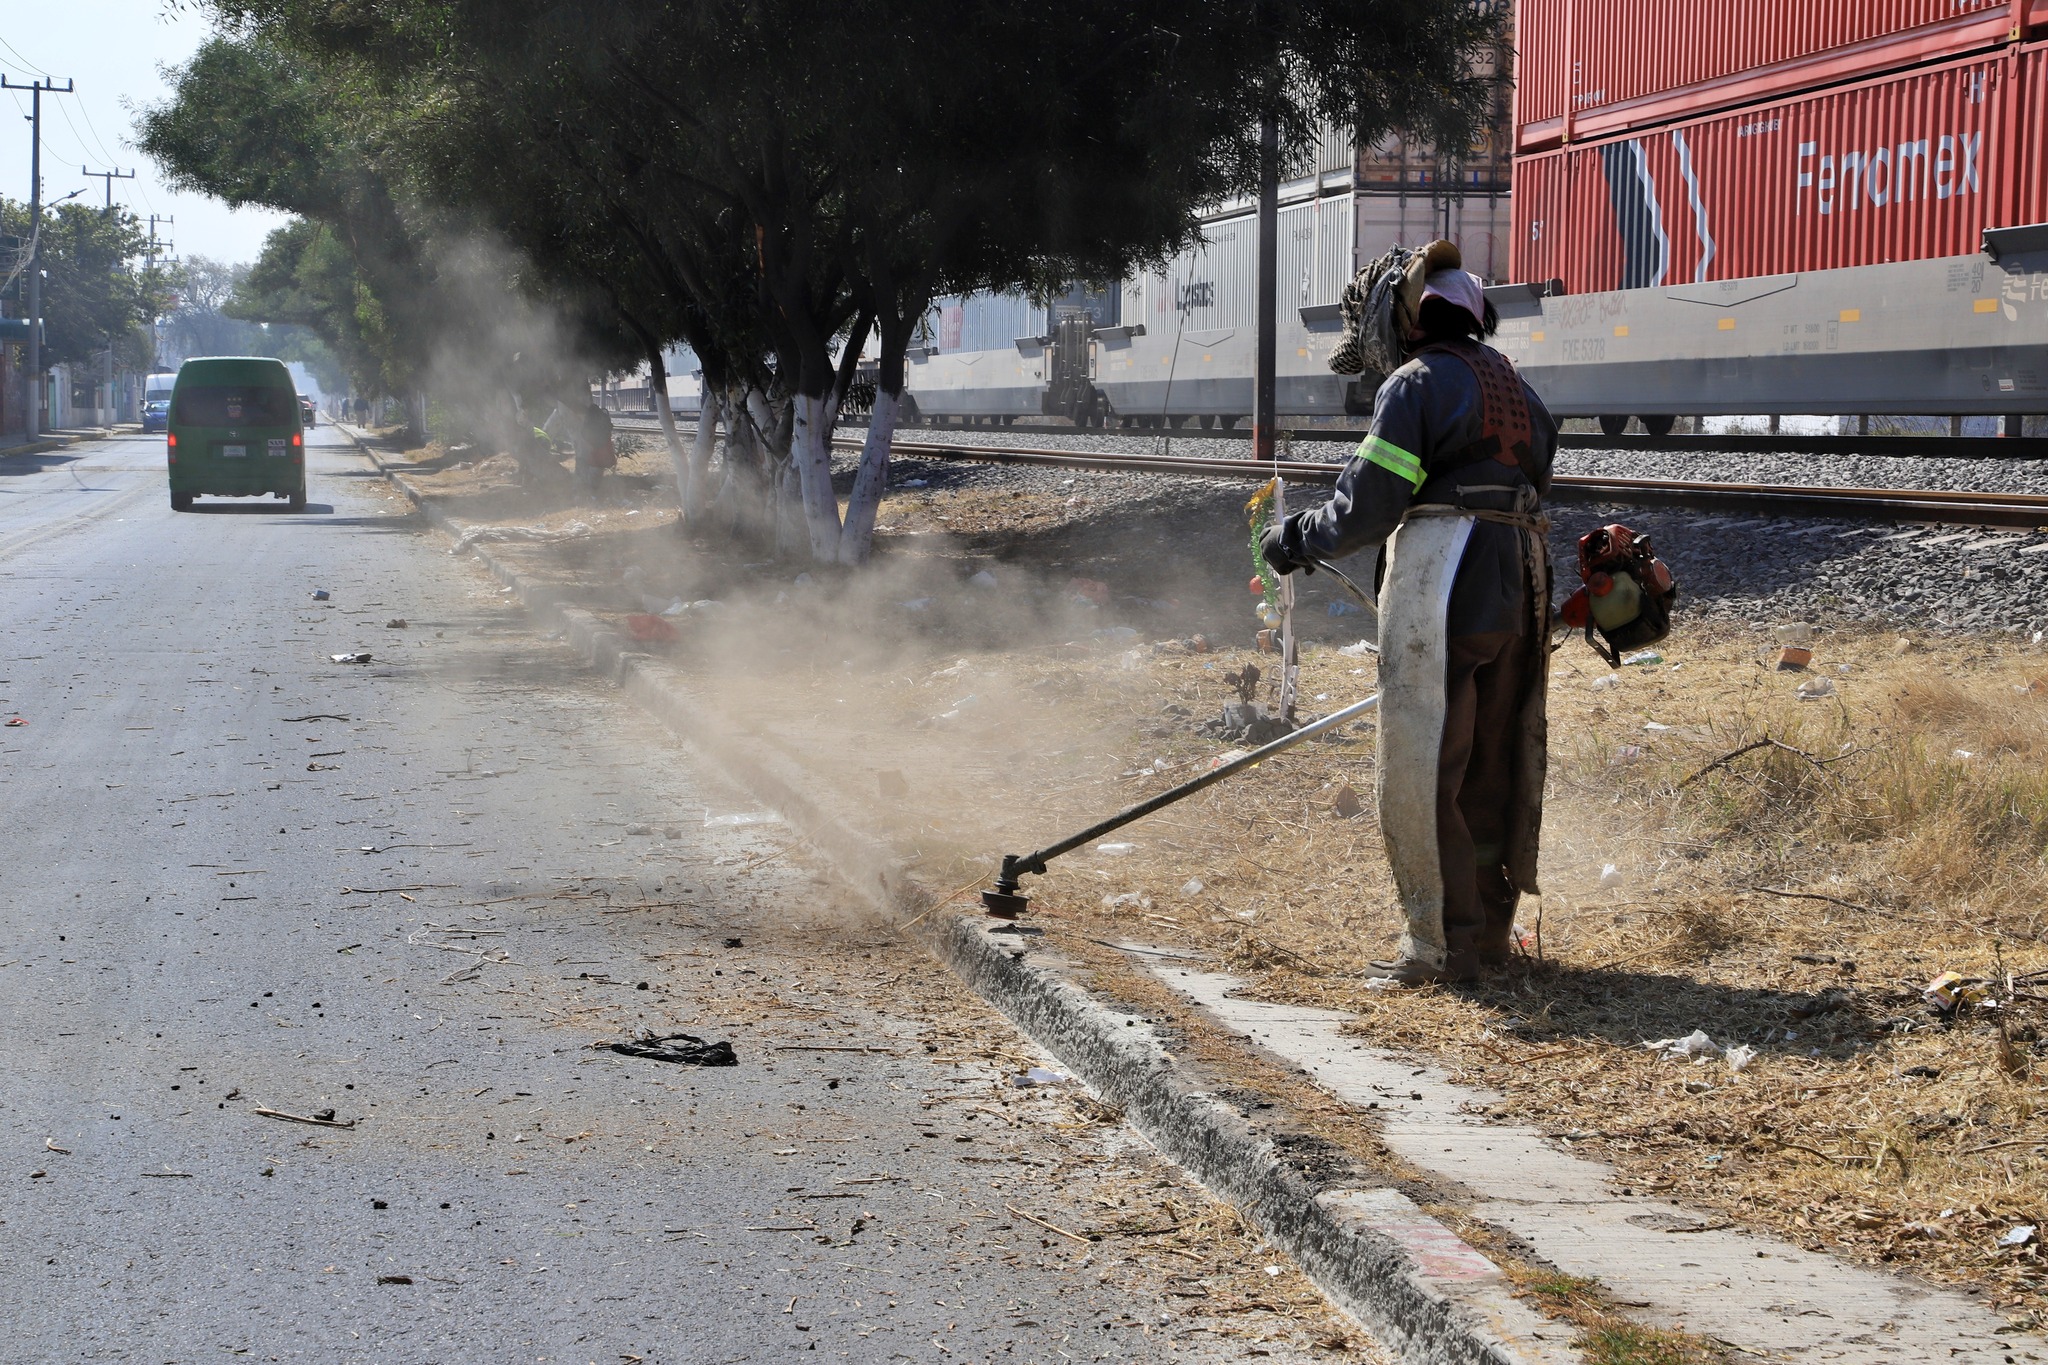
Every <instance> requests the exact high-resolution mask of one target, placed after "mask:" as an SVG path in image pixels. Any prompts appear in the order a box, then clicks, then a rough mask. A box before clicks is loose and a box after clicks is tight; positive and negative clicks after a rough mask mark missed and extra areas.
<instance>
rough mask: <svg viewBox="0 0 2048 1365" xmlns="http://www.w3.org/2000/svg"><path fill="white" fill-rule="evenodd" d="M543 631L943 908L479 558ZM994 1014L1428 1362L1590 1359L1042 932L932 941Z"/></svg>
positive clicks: (811, 827) (966, 925)
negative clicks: (1228, 1087)
mask: <svg viewBox="0 0 2048 1365" xmlns="http://www.w3.org/2000/svg"><path fill="white" fill-rule="evenodd" d="M336 429H337V430H340V431H342V432H343V433H344V434H346V435H347V436H348V437H349V438H350V439H351V440H352V441H354V442H355V443H356V445H357V447H358V448H359V449H361V450H362V452H363V454H364V455H365V456H367V457H368V458H369V459H370V460H371V461H372V462H373V463H374V464H375V465H376V466H377V467H378V469H379V470H380V471H381V472H382V473H383V474H384V475H385V477H386V478H388V479H390V480H391V482H392V483H393V485H394V486H396V487H397V488H398V489H399V490H400V491H401V492H403V493H404V494H405V495H406V496H407V498H409V499H410V500H411V501H412V502H413V504H414V505H415V506H416V507H418V508H419V509H420V510H421V511H422V512H423V513H424V514H425V515H426V517H427V519H428V520H429V521H430V522H431V523H432V524H433V525H434V526H435V527H437V528H438V529H440V530H442V531H443V532H446V533H448V534H449V535H452V536H458V537H459V536H460V534H461V531H460V527H459V524H458V523H456V522H455V521H454V519H453V518H450V517H448V516H447V515H446V514H445V513H443V512H441V511H440V510H439V509H437V508H435V507H434V506H433V505H432V504H431V502H430V501H429V500H428V499H427V498H426V497H425V496H424V495H423V494H422V493H421V492H420V491H419V490H418V489H417V488H416V487H414V486H413V484H412V481H411V480H410V479H408V478H406V477H405V474H404V473H403V471H401V470H398V469H396V468H394V467H392V466H391V465H390V464H388V463H386V462H385V461H384V460H383V459H382V458H380V457H379V455H378V453H377V452H376V451H375V450H373V449H372V448H371V447H370V446H369V444H368V443H367V442H365V441H364V440H363V439H362V438H361V437H359V436H357V435H356V434H355V433H354V432H353V431H350V430H349V429H348V428H346V427H342V426H339V425H338V424H337V428H336ZM471 549H472V552H473V553H475V554H476V555H477V556H478V557H479V558H480V559H481V560H482V561H483V563H484V564H485V566H486V567H487V568H489V570H490V572H491V574H492V576H493V577H495V578H497V579H498V581H499V582H501V583H503V584H505V585H506V586H508V587H510V588H511V589H512V590H513V592H514V593H515V594H517V595H518V597H519V599H520V601H521V602H522V603H523V604H524V605H525V607H526V609H527V611H528V612H529V614H531V615H532V616H533V617H534V618H535V619H536V620H537V621H538V622H540V623H541V624H543V625H545V626H548V627H550V628H553V629H558V630H560V631H561V632H562V633H563V636H564V638H566V639H567V640H568V642H569V643H570V644H571V645H572V646H573V647H574V648H575V649H576V651H577V652H578V653H579V654H581V655H582V656H583V657H584V659H585V660H586V661H587V662H588V663H589V664H590V665H591V667H593V668H594V669H596V670H597V671H598V672H600V673H602V674H603V675H605V676H606V677H608V678H610V679H611V680H612V681H613V682H614V683H616V684H617V685H618V686H619V688H620V689H621V690H622V691H624V692H625V693H626V694H627V695H628V696H629V697H631V698H632V699H633V700H634V701H635V702H636V703H637V704H639V705H640V706H641V707H643V708H644V709H645V710H647V711H648V712H649V713H650V714H652V715H653V716H655V717H656V718H657V719H659V720H660V721H661V722H662V723H663V724H664V725H666V726H667V727H668V728H669V729H670V730H671V731H672V732H673V733H674V734H675V735H676V736H677V737H678V738H679V739H680V740H681V741H682V742H683V744H684V745H685V746H686V747H687V748H688V749H690V750H691V751H692V752H693V753H694V754H695V755H696V756H697V757H699V758H700V759H702V760H704V761H706V762H708V763H709V764H711V765H712V766H714V767H715V768H716V769H717V770H718V771H719V772H720V773H721V774H722V775H723V776H724V777H726V778H727V779H728V780H731V781H733V782H734V783H736V784H737V785H739V786H741V787H743V788H745V789H746V790H748V791H749V792H750V793H751V794H752V795H753V796H754V797H756V798H757V799H759V800H761V801H762V802H764V803H766V804H768V805H772V806H774V807H775V808H776V809H777V810H778V811H779V812H780V813H781V814H782V815H783V817H784V819H786V820H787V821H788V822H789V824H790V826H791V828H792V829H794V830H795V831H796V832H797V833H798V834H799V835H800V836H801V837H802V838H803V839H804V840H805V841H806V842H808V843H810V844H811V845H812V846H813V847H815V848H817V849H818V850H819V851H820V852H822V853H823V854H824V855H825V856H826V857H827V858H828V859H830V860H831V861H832V862H833V863H834V864H835V865H836V866H837V868H838V869H839V871H840V873H841V875H842V876H843V877H845V878H846V880H847V881H848V882H849V883H850V884H851V885H852V887H853V888H854V890H855V891H856V892H858V893H859V894H860V895H862V896H863V897H864V898H866V899H867V900H868V901H869V902H870V903H872V904H873V905H875V906H876V907H877V908H879V909H880V910H882V911H883V912H884V913H886V914H889V915H891V916H894V917H897V918H899V919H901V918H904V917H905V916H906V915H916V914H918V913H919V912H920V911H923V910H926V909H929V908H930V906H931V903H932V901H931V896H930V893H929V892H927V891H926V890H925V889H924V888H922V887H921V886H919V885H918V884H917V883H916V881H915V880H914V879H913V878H912V877H911V876H910V875H909V874H908V872H907V871H906V870H905V869H904V868H903V866H902V865H901V863H900V861H899V860H898V859H897V858H896V856H895V854H894V853H893V852H892V851H891V850H890V849H889V848H888V847H887V846H886V845H885V844H883V843H882V842H881V841H879V840H877V839H874V838H871V837H870V836H868V835H865V834H863V833H861V832H860V831H859V830H857V829H855V828H853V827H852V826H851V825H849V824H848V823H846V822H845V821H844V820H842V819H841V818H840V817H839V816H838V815H837V814H836V813H835V812H834V811H832V810H829V809H827V807H826V806H825V804H824V803H823V802H822V801H820V800H819V799H818V798H817V797H816V796H815V795H814V794H813V793H812V792H811V791H810V790H809V784H808V783H807V782H806V781H805V776H804V773H803V772H802V770H801V769H800V768H798V767H797V765H796V764H794V763H793V762H791V761H790V760H789V759H787V758H786V757H784V756H783V755H782V754H780V753H777V752H776V751H774V750H773V749H772V748H770V747H769V746H767V745H764V744H758V743H753V742H749V741H748V739H747V738H746V737H745V736H743V735H733V734H730V733H724V732H712V731H709V730H708V729H707V727H703V726H701V725H699V724H697V723H696V721H697V718H698V717H699V716H700V715H701V714H702V712H701V708H699V707H697V706H695V705H694V704H693V701H692V698H691V697H690V696H689V694H688V693H687V692H685V691H683V690H682V689H680V688H679V687H677V686H676V685H675V683H674V682H673V680H671V679H667V678H662V677H658V676H656V675H655V673H653V672H652V671H651V670H649V669H646V668H644V667H642V666H641V665H640V663H639V660H638V658H637V657H636V656H635V654H634V653H633V651H632V650H631V649H630V648H629V642H628V641H627V640H626V638H625V637H624V636H622V635H621V634H620V633H619V632H617V631H614V630H611V629H609V628H608V627H606V626H605V625H604V624H603V623H602V622H601V621H599V620H598V618H597V617H595V616H593V615H592V614H591V613H589V612H587V611H583V610H581V609H579V608H576V607H571V606H566V605H564V604H563V603H562V602H561V601H560V600H559V598H558V596H557V595H556V594H555V593H554V592H553V591H552V590H550V589H548V588H547V587H546V586H545V585H542V584H538V583H535V582H533V581H532V580H530V579H528V578H527V577H526V576H524V575H522V574H520V573H519V572H517V571H516V570H514V569H512V568H511V567H510V566H508V565H507V564H506V563H505V562H504V561H503V560H502V559H501V558H499V557H498V556H497V555H495V554H493V553H492V552H491V551H490V549H489V547H487V546H483V545H475V546H472V547H471ZM920 937H922V938H923V940H924V941H925V942H926V944H927V945H928V946H929V947H930V948H931V950H932V951H933V953H934V954H935V955H936V956H938V957H939V959H940V960H941V961H943V962H944V963H945V964H946V966H947V967H949V968H950V969H951V970H952V971H953V972H954V973H955V974H956V975H957V976H959V977H960V979H961V980H962V981H964V982H965V983H966V984H967V985H968V986H969V987H970V988H971V989H972V990H974V991H975V992H976V993H977V994H978V995H980V996H981V997H982V998H983V999H984V1000H987V1001H988V1002H989V1003H990V1004H992V1005H993V1006H995V1008H997V1009H998V1010H1000V1011H1001V1012H1002V1013H1003V1014H1004V1015H1005V1016H1006V1017H1008V1018H1009V1019H1010V1020H1011V1021H1012V1022H1014V1023H1015V1024H1016V1025H1017V1026H1018V1027H1019V1028H1021V1029H1023V1030H1024V1031H1025V1032H1026V1033H1028V1034H1029V1035H1030V1036H1031V1037H1032V1038H1034V1039H1036V1040H1037V1041H1038V1042H1039V1043H1040V1044H1041V1045H1043V1046H1044V1047H1045V1048H1046V1049H1047V1050H1048V1051H1050V1052H1052V1053H1053V1054H1054V1055H1056V1056H1057V1057H1059V1058H1060V1059H1061V1061H1062V1062H1063V1063H1064V1064H1065V1065H1066V1066H1067V1067H1068V1068H1069V1069H1070V1070H1071V1071H1072V1072H1073V1073H1074V1074H1075V1075H1076V1076H1078V1077H1080V1078H1081V1079H1082V1080H1084V1081H1086V1082H1087V1083H1088V1085H1089V1086H1090V1087H1091V1088H1093V1089H1094V1090H1095V1092H1096V1093H1097V1094H1099V1095H1101V1096H1102V1097H1103V1098H1105V1099H1107V1100H1109V1101H1110V1102H1112V1103H1114V1104H1116V1105H1118V1106H1120V1107H1122V1109H1123V1110H1124V1113H1125V1115H1126V1116H1127V1117H1128V1119H1129V1120H1130V1122H1131V1124H1132V1126H1133V1127H1135V1128H1136V1129H1137V1130H1138V1131H1139V1132H1140V1133H1141V1134H1143V1135H1144V1137H1145V1138H1146V1139H1147V1140H1148V1141H1150V1142H1151V1143H1152V1144H1153V1145H1154V1146H1155V1147H1157V1148H1158V1149H1159V1150H1160V1151H1161V1152H1163V1153H1165V1154H1166V1155H1167V1156H1168V1157H1170V1158H1172V1159H1173V1160H1174V1161H1176V1162H1178V1163H1179V1164H1180V1165H1181V1166H1183V1167H1184V1168H1185V1169H1187V1170H1188V1171H1189V1172H1190V1173H1192V1174H1193V1175H1194V1176H1195V1178H1196V1179H1198V1180H1200V1181H1201V1182H1202V1183H1203V1184H1204V1185H1206V1186H1208V1188H1209V1189H1211V1190H1212V1191H1214V1192H1215V1193H1216V1194H1217V1195H1219V1196H1220V1197H1222V1198H1223V1199H1225V1200H1227V1201H1229V1202H1230V1203H1232V1204H1234V1205H1236V1206H1237V1207H1238V1209H1239V1210H1240V1211H1242V1212H1243V1214H1244V1215H1245V1217H1246V1218H1247V1219H1249V1220H1250V1221H1251V1222H1253V1223H1255V1224H1256V1225H1257V1226H1258V1227H1259V1229H1260V1230H1261V1231H1262V1232H1263V1233H1264V1234H1265V1235H1266V1237H1267V1238H1268V1239H1269V1240H1270V1241H1272V1243H1273V1244H1274V1245H1275V1246H1278V1247H1280V1248H1281V1249H1282V1250H1284V1251H1285V1252H1286V1253H1287V1254H1288V1255H1289V1256H1291V1257H1293V1258H1294V1260H1295V1262H1296V1263H1297V1264H1299V1265H1300V1266H1301V1268H1302V1270H1303V1271H1304V1272H1306V1273H1307V1274H1308V1275H1309V1276H1310V1278H1312V1279H1313V1280H1314V1281H1315V1282H1316V1284H1317V1285H1318V1287H1320V1288H1321V1289H1322V1290H1323V1292H1324V1293H1325V1294H1326V1295H1328V1296H1329V1298H1330V1299H1331V1300H1332V1301H1334V1302H1335V1303H1337V1304H1338V1305H1339V1306H1340V1307H1342V1308H1343V1309H1344V1310H1345V1311H1347V1312H1349V1313H1351V1314H1352V1315H1354V1316H1355V1317H1357V1318H1358V1319H1359V1320H1360V1321H1362V1322H1363V1323H1365V1324H1366V1325H1367V1326H1368V1327H1369V1328H1371V1329H1372V1331H1373V1332H1374V1333H1375V1334H1376V1335H1378V1336H1379V1337H1380V1338H1381V1339H1382V1340H1383V1341H1385V1342H1386V1343H1387V1345H1389V1346H1390V1347H1392V1348H1393V1349H1395V1350H1396V1351H1398V1352H1399V1353H1400V1356H1401V1358H1402V1359H1403V1360H1404V1361H1409V1362H1414V1363H1415V1365H1454V1363H1456V1365H1472V1363H1474V1362H1483V1365H1524V1362H1559V1363H1560V1365H1563V1363H1564V1362H1576V1361H1578V1360H1579V1359H1580V1357H1579V1355H1578V1353H1577V1352H1576V1351H1575V1350H1573V1349H1571V1348H1570V1347H1569V1346H1568V1345H1566V1343H1567V1342H1568V1341H1569V1339H1570V1337H1571V1335H1572V1333H1571V1329H1570V1328H1569V1327H1567V1326H1566V1325H1564V1324H1559V1323H1552V1322H1549V1321H1547V1320H1545V1319H1543V1318H1542V1317H1541V1316H1540V1315H1538V1314H1537V1313H1536V1312H1535V1311H1534V1310H1533V1309H1532V1308H1530V1307H1529V1306H1528V1305H1527V1304H1525V1303H1524V1302H1523V1301H1522V1300H1520V1299H1518V1298H1516V1297H1515V1296H1514V1293H1513V1290H1512V1286H1511V1285H1510V1283H1509V1281H1508V1280H1507V1278H1506V1276H1505V1275H1503V1274H1502V1273H1501V1271H1500V1270H1499V1268H1498V1267H1496V1266H1495V1265H1494V1264H1493V1263H1492V1262H1490V1261H1488V1260H1487V1259H1486V1258H1485V1257H1484V1256H1482V1255H1481V1254H1480V1253H1479V1252H1478V1251H1476V1250H1474V1249H1473V1248H1472V1247H1471V1246H1470V1245H1468V1244H1467V1243H1465V1242H1464V1241H1463V1240H1461V1239H1460V1238H1459V1237H1457V1235H1456V1234H1455V1233H1453V1232H1451V1231H1450V1229H1448V1228H1446V1227H1445V1226H1444V1225H1443V1224H1441V1223H1439V1222H1437V1221H1436V1220H1435V1219H1433V1218H1431V1217H1430V1216H1429V1215H1427V1214H1425V1213H1423V1212H1422V1210H1420V1209H1419V1208H1417V1207H1416V1206H1415V1204H1414V1203H1413V1202H1412V1201H1410V1200H1409V1199H1408V1198H1407V1197H1406V1196H1404V1195H1402V1194H1401V1193H1399V1192H1398V1191H1395V1190H1392V1189H1352V1188H1340V1189H1333V1188H1323V1187H1320V1186H1319V1185H1318V1184H1317V1183H1316V1182H1314V1181H1312V1180H1311V1179H1310V1178H1309V1177H1308V1176H1307V1175H1306V1174H1304V1173H1303V1172H1302V1171H1301V1170H1299V1169H1297V1168H1296V1167H1294V1166H1292V1165H1290V1164H1289V1163H1288V1161H1287V1160H1286V1159H1285V1157H1284V1156H1283V1155H1282V1154H1281V1152H1280V1150H1279V1148H1278V1146H1277V1145H1276V1144H1275V1142H1274V1141H1273V1140H1272V1139H1271V1138H1270V1137H1266V1136H1263V1135H1262V1134H1261V1133H1260V1132H1259V1131H1258V1127H1257V1125H1256V1124H1255V1123H1254V1122H1253V1120H1252V1119H1250V1118H1249V1117H1248V1116H1247V1115H1245V1114H1244V1113H1243V1112H1241V1111H1240V1110H1238V1109H1237V1108H1235V1107H1233V1106H1232V1105H1230V1104H1229V1103H1227V1102H1226V1101H1224V1100H1223V1099H1221V1098H1219V1097H1218V1096H1216V1095H1214V1094H1211V1093H1208V1092H1206V1091H1204V1090H1203V1089H1201V1088H1200V1087H1199V1086H1197V1085H1196V1084H1195V1083H1194V1081H1193V1079H1192V1078H1191V1077H1190V1076H1189V1075H1188V1073H1187V1072H1186V1071H1185V1069H1184V1068H1182V1067H1180V1066H1179V1065H1178V1064H1177V1062H1176V1060H1175V1058H1174V1057H1173V1055H1172V1054H1171V1052H1169V1050H1168V1049H1167V1046H1166V1044H1165V1043H1164V1041H1163V1040H1162V1039H1161V1037H1160V1035H1159V1034H1158V1032H1156V1031H1155V1030H1154V1029H1153V1028H1152V1027H1151V1025H1150V1023H1149V1022H1148V1021H1146V1020H1144V1019H1142V1018H1140V1017H1138V1016H1135V1015H1131V1014H1129V1013H1127V1012H1124V1011H1120V1010H1117V1009H1115V1008H1114V1007H1113V1006H1111V1005H1108V1004H1105V1003H1104V1002H1103V1001H1101V1000H1099V999H1097V998H1096V997H1094V996H1092V995H1091V994H1090V993H1089V992H1088V991H1087V990H1086V989H1085V988H1084V987H1082V986H1081V985H1079V984H1077V983H1076V982H1075V981H1074V980H1073V979H1072V975H1071V973H1070V972H1068V971H1066V970H1064V967H1065V964H1063V963H1062V962H1061V961H1060V960H1059V959H1058V958H1057V957H1055V956H1054V955H1053V954H1051V953H1049V952H1047V951H1045V950H1044V949H1043V947H1042V945H1041V944H1040V942H1039V941H1038V940H1037V939H1036V938H1035V937H1034V936H1031V935H1029V934H1019V933H1017V932H1015V931H1013V930H1009V931H1006V930H1004V929H999V928H990V927H988V926H987V925H985V923H984V922H983V921H982V920H981V919H980V918H978V917H970V916H946V917H942V918H940V919H938V920H937V921H936V922H928V923H927V925H926V926H925V930H924V932H923V933H922V934H921V935H920Z"/></svg>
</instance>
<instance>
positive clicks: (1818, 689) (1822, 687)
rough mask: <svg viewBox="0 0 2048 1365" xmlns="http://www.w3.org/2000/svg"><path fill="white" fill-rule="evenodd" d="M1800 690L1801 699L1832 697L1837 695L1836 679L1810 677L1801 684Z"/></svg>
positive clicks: (1813, 699)
mask: <svg viewBox="0 0 2048 1365" xmlns="http://www.w3.org/2000/svg"><path fill="white" fill-rule="evenodd" d="M1798 692H1799V700H1801V701H1819V700H1820V699H1821V698H1822V697H1832V696H1834V695H1835V683H1834V679H1832V678H1808V679H1807V680H1806V681H1805V682H1803V683H1801V684H1799V687H1798Z"/></svg>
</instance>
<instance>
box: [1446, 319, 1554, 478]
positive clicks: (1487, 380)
mask: <svg viewBox="0 0 2048 1365" xmlns="http://www.w3.org/2000/svg"><path fill="white" fill-rule="evenodd" d="M1431 351H1441V352H1443V353H1444V354H1446V355H1454V356H1456V357H1457V358H1458V359H1460V360H1462V361H1464V362H1465V363H1466V365H1468V366H1470V367H1471V370H1472V374H1473V377H1474V378H1476V379H1478V381H1479V409H1480V414H1479V420H1480V436H1479V439H1478V440H1476V441H1474V442H1473V443H1472V444H1471V445H1469V446H1467V447H1466V448H1465V449H1464V450H1463V451H1461V452H1459V453H1460V454H1464V455H1467V456H1469V457H1470V458H1472V459H1474V460H1483V459H1494V460H1498V461H1500V462H1501V463H1502V464H1504V465H1507V466H1509V467H1511V468H1513V467H1516V466H1519V465H1521V464H1522V463H1523V462H1524V461H1526V460H1528V459H1529V457H1530V452H1531V449H1532V446H1531V442H1532V441H1533V440H1534V438H1535V425H1534V423H1533V422H1532V421H1531V420H1530V417H1529V395H1528V392H1527V391H1526V390H1525V389H1523V387H1522V377H1521V375H1520V374H1518V373H1516V371H1515V366H1514V362H1513V361H1511V360H1509V359H1508V358H1507V357H1506V356H1504V355H1502V354H1501V353H1500V352H1499V351H1496V350H1494V349H1493V348H1492V347H1491V346H1484V345H1481V344H1480V343H1479V342H1476V341H1469V340H1467V341H1439V342H1437V343H1435V344H1434V345H1430V346H1425V347H1423V348H1422V352H1421V353H1422V354H1425V355H1426V354H1428V353H1429V352H1431Z"/></svg>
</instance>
